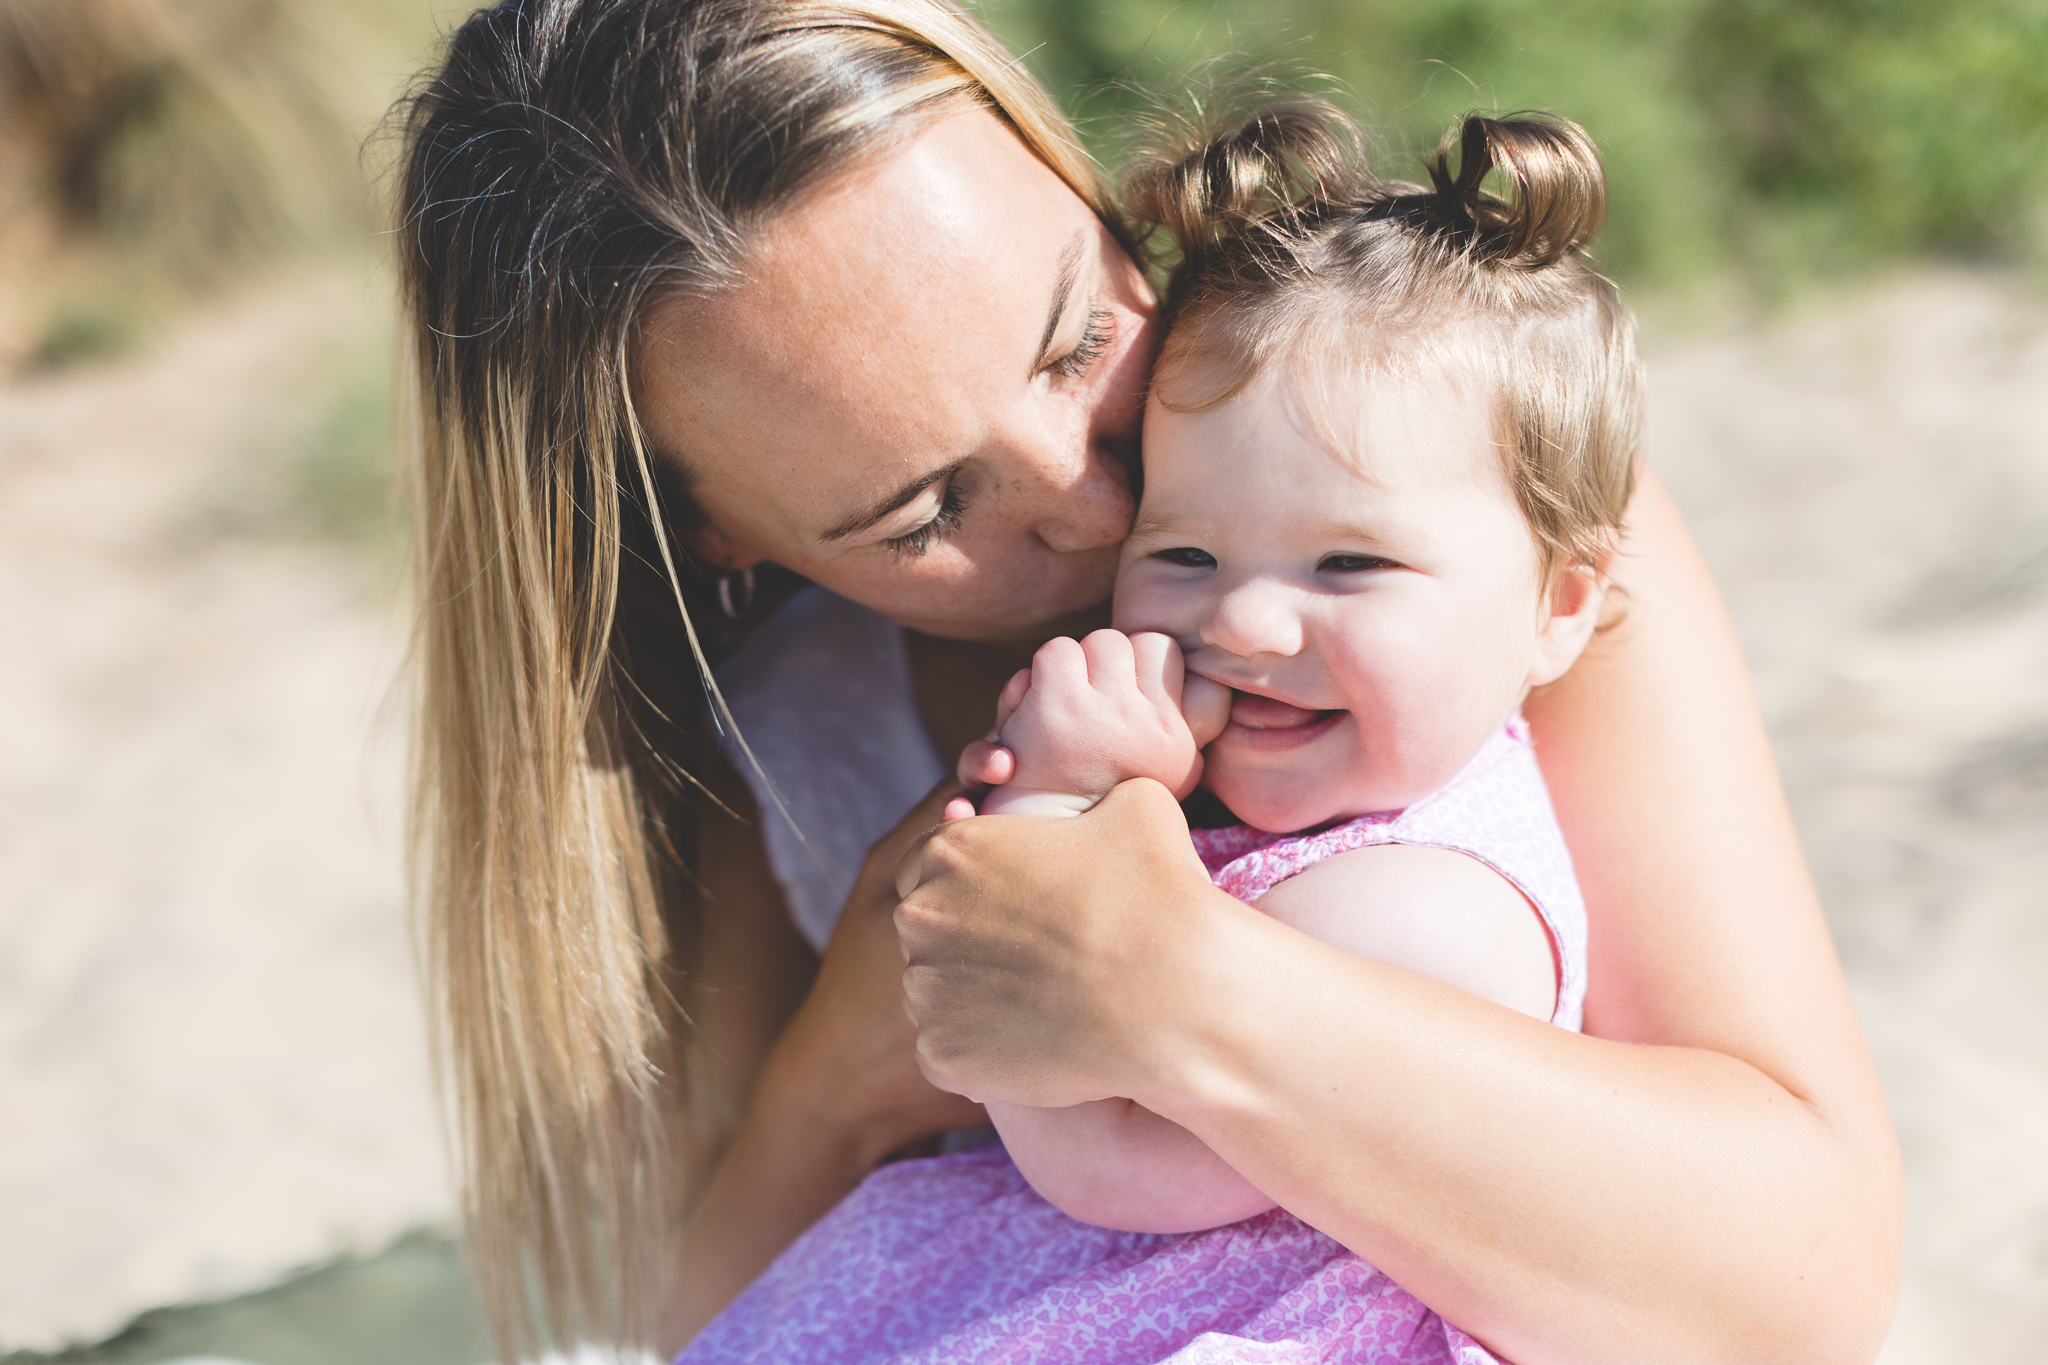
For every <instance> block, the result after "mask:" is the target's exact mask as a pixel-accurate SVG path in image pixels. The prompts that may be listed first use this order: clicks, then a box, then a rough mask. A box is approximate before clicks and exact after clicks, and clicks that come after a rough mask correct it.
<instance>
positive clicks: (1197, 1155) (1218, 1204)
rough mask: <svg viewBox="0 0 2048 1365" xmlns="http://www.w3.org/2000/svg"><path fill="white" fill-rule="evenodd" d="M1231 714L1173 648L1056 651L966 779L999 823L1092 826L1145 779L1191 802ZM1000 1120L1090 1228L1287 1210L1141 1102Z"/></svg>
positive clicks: (1153, 638) (1178, 1227) (1009, 1109)
mask: <svg viewBox="0 0 2048 1365" xmlns="http://www.w3.org/2000/svg"><path fill="white" fill-rule="evenodd" d="M1183 708H1185V710H1184V709H1183ZM1229 711H1230V690H1229V689H1228V688H1226V687H1223V686H1221V685H1220V684H1218V683H1214V682H1211V681H1209V680H1208V679H1206V678H1201V677H1188V676H1186V675H1185V670H1184V669H1183V667H1182V664H1181V656H1180V650H1179V648H1178V647H1177V646H1176V645H1175V644H1174V642H1173V641H1172V640H1171V639H1169V638H1168V637H1166V636H1164V635H1157V634H1143V635H1136V636H1126V635H1123V634H1121V633H1120V632H1117V631H1113V630H1099V631H1096V632H1095V633H1094V634H1092V635H1090V636H1088V637H1087V638H1086V639H1085V640H1081V641H1078V642H1077V641H1074V640H1069V639H1060V640H1053V641H1050V642H1049V643H1047V644H1046V645H1045V646H1043V647H1042V648H1041V649H1040V650H1039V651H1038V654H1037V655H1036V657H1035V658H1033V660H1032V666H1031V667H1030V668H1028V669H1026V670H1024V671H1023V672H1020V673H1019V674H1018V675H1017V676H1016V677H1014V678H1012V679H1011V680H1010V684H1009V686H1008V687H1006V688H1004V689H1003V695H1002V698H1001V700H1000V701H999V702H998V703H997V706H996V730H995V732H994V733H992V734H991V736H990V740H989V741H988V742H984V743H982V744H979V745H976V746H973V747H972V748H970V749H969V751H968V752H967V753H966V754H964V755H962V758H961V765H960V768H961V776H962V778H963V780H966V781H969V782H986V781H995V782H998V783H999V784H1000V785H998V786H996V787H995V788H994V789H993V790H992V791H990V793H989V794H988V796H987V797H985V798H984V799H983V801H982V804H981V811H982V813H983V814H987V815H1078V814H1080V813H1081V812H1082V811H1085V810H1087V809H1088V808H1089V807H1090V806H1093V805H1094V804H1095V803H1096V802H1097V801H1099V800H1101V799H1102V798H1103V797H1104V796H1106V795H1107V794H1108V793H1109V790H1110V788H1112V787H1114V786H1115V785H1116V784H1117V783H1119V782H1122V781H1125V780H1127V779H1129V778H1133V777H1150V778H1154V779H1156V780H1157V781H1159V782H1161V783H1163V784H1164V785H1165V786H1167V787H1169V788H1171V789H1172V790H1173V791H1174V793H1175V794H1176V795H1180V796H1185V795H1186V794H1187V793H1188V792H1190V791H1192V790H1193V789H1194V786H1195V782H1196V781H1197V779H1199V777H1200V776H1201V769H1202V760H1201V747H1202V745H1204V744H1206V743H1207V742H1208V741H1209V740H1211V739H1213V738H1215V736H1216V735H1217V733H1218V732H1220V731H1221V730H1222V729H1223V725H1224V723H1225V721H1226V719H1227V718H1228V716H1229ZM960 804H961V805H962V806H965V804H966V803H965V802H964V801H963V802H961V803H960ZM969 813H971V808H968V809H963V810H958V811H953V810H950V809H949V814H950V815H956V816H957V815H965V814H969ZM989 1117H990V1118H991V1120H993V1121H994V1123H995V1125H996V1128H997V1129H998V1130H999V1131H1000V1132H1001V1133H1002V1135H1003V1142H1004V1144H1005V1145H1006V1146H1007V1147H1008V1148H1009V1151H1010V1155H1011V1157H1012V1159H1014V1160H1015V1161H1016V1163H1017V1166H1018V1169H1019V1170H1021V1171H1023V1172H1024V1175H1025V1177H1026V1178H1027V1179H1029V1180H1030V1181H1031V1183H1032V1186H1033V1187H1034V1188H1036V1189H1037V1190H1038V1192H1039V1193H1040V1194H1042V1195H1044V1196H1045V1197H1046V1198H1047V1199H1048V1200H1050V1201H1051V1202H1052V1203H1053V1204H1055V1205H1057V1206H1058V1207H1059V1208H1061V1209H1063V1210H1065V1211H1066V1212H1067V1213H1069V1214H1072V1215H1073V1216H1074V1217H1076V1218H1080V1219H1083V1220H1085V1221H1087V1222H1091V1223H1097V1224H1100V1225H1102V1226H1105V1227H1116V1228H1124V1229H1127V1230H1130V1231H1137V1232H1186V1231H1193V1230H1195V1229H1197V1228H1209V1227H1217V1226H1219V1225H1221V1224H1224V1223H1234V1222H1236V1221H1237V1220H1238V1219H1240V1218H1248V1217H1250V1216H1251V1215H1252V1214H1254V1213H1259V1212H1262V1211H1263V1210H1266V1209H1269V1208H1271V1207H1273V1201H1272V1200H1270V1199H1268V1198H1266V1197H1265V1196H1264V1195H1263V1194H1260V1193H1259V1192H1258V1190H1256V1189H1254V1188H1253V1187H1252V1185H1251V1183H1250V1182H1249V1181H1247V1180H1246V1179H1245V1178H1244V1177H1243V1176H1241V1175H1239V1174H1238V1173H1237V1172H1236V1171H1234V1170H1232V1169H1231V1168H1230V1167H1229V1166H1228V1165H1227V1164H1226V1163H1225V1162H1224V1161H1223V1159H1222V1158H1221V1157H1219V1156H1217V1155H1216V1154H1215V1153H1214V1152H1212V1151H1210V1150H1209V1149H1208V1147H1206V1146H1205V1145H1203V1143H1202V1142H1201V1140H1200V1139H1198V1138H1196V1137H1195V1135H1194V1134H1192V1133H1190V1132H1188V1130H1187V1129H1185V1128H1182V1127H1181V1126H1180V1125H1179V1124H1176V1123H1173V1122H1170V1121H1168V1120H1166V1119H1163V1118H1160V1117H1159V1116H1158V1115H1157V1114H1154V1113H1152V1112H1151V1111H1150V1110H1148V1109H1145V1108H1144V1107H1142V1106H1140V1105H1137V1104H1134V1103H1132V1102H1131V1101H1130V1100H1124V1099H1108V1100H1097V1101H1095V1102H1093V1103H1090V1104H1078V1105H1074V1106H1073V1107H1071V1108H1067V1109H1032V1108H1027V1107H1025V1106H1022V1105H1006V1104H991V1105H990V1106H989Z"/></svg>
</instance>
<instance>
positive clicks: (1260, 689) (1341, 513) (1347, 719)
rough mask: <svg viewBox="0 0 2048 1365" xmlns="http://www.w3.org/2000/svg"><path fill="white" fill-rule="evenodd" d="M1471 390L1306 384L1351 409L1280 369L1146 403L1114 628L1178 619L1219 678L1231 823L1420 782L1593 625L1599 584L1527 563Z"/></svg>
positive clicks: (1340, 807)
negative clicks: (1221, 394)
mask: <svg viewBox="0 0 2048 1365" xmlns="http://www.w3.org/2000/svg"><path fill="white" fill-rule="evenodd" d="M1471 387H1472V386H1469V385H1467V386H1461V385H1457V384H1454V383H1452V382H1450V381H1448V380H1443V379H1439V380H1436V381H1434V382H1425V383H1416V382H1403V383H1394V382H1391V381H1384V380H1382V381H1378V382H1374V381H1369V380H1360V381H1354V382H1352V383H1350V384H1328V385H1318V386H1316V390H1317V392H1319V393H1322V394H1326V395H1334V394H1345V395H1348V396H1347V397H1345V398H1323V399H1320V400H1319V401H1321V402H1323V403H1324V404H1325V406H1326V407H1327V406H1328V405H1329V404H1331V403H1343V404H1344V405H1345V407H1346V410H1343V411H1335V412H1330V411H1326V412H1324V413H1322V414H1321V416H1322V417H1323V419H1324V420H1323V421H1321V422H1319V423H1312V422H1309V421H1307V420H1305V414H1304V413H1303V411H1302V410H1301V406H1300V402H1299V399H1298V396H1297V393H1298V389H1297V386H1296V385H1295V384H1294V383H1293V382H1292V380H1291V378H1290V376H1288V375H1286V374H1273V375H1268V376H1265V377H1262V378H1261V379H1260V380H1258V381H1257V382H1256V383H1254V384H1253V385H1252V386H1251V387H1250V388H1248V389H1247V390H1245V391H1244V392H1242V393H1240V394H1238V395H1236V396H1235V397H1233V398H1231V399H1229V400H1228V401H1227V402H1224V403H1222V404H1221V405H1219V406H1216V407H1213V408H1209V409H1206V410H1203V411H1196V412H1185V411H1175V410H1174V409H1173V408H1171V407H1168V406H1166V405H1164V404H1163V403H1161V402H1160V401H1158V400H1157V399H1155V400H1154V401H1153V403H1152V404H1151V407H1150V409H1149V411H1148V413H1147V415H1146V431H1145V449H1146V464H1145V468H1146V471H1147V483H1146V488H1145V506H1144V510H1143V514H1142V516H1141V517H1140V519H1139V522H1138V525H1137V527H1136V528H1135V530H1134V531H1133V533H1132V536H1131V539H1130V540H1129V541H1128V542H1127V543H1126V544H1125V546H1124V555H1123V569H1122V572H1121V574H1120V575H1119V577H1118V580H1117V593H1116V617H1115V620H1116V625H1117V627H1118V629H1120V630H1124V631H1127V632H1137V631H1159V632H1162V633H1164V634H1166V635H1169V636H1172V637H1173V638H1174V639H1175V640H1176V641H1178V642H1179V644H1180V646H1181V650H1182V652H1183V654H1184V656H1185V658H1186V663H1187V667H1188V669H1189V671H1190V672H1191V673H1194V674H1198V675H1200V676H1202V677H1206V678H1210V679H1212V680H1214V681H1216V682H1220V683H1222V684H1224V685H1225V686H1227V687H1230V688H1232V689H1234V690H1235V692H1236V695H1235V697H1234V698H1233V704H1232V706H1231V712H1230V724H1229V725H1227V726H1226V727H1225V728H1224V730H1223V733H1222V734H1220V735H1219V736H1217V738H1216V739H1215V740H1214V741H1213V742H1212V743H1211V744H1210V745H1209V746H1208V749H1207V751H1206V754H1207V767H1206V769H1205V771H1204V778H1203V780H1204V782H1205V783H1206V785H1207V786H1208V787H1209V789H1210V790H1212V791H1214V792H1215V793H1216V794H1217V795H1218V796H1219V797H1221V798H1222V800H1223V802H1224V804H1225V805H1227V806H1229V807H1230V809H1231V811H1232V813H1234V814H1235V815H1236V816H1237V817H1238V818H1239V819H1241V820H1243V821H1244V822H1245V823H1247V824H1249V825H1253V826H1256V827H1257V828H1259V829H1265V830H1273V831H1277V832H1289V831H1294V830H1302V829H1313V828H1316V827H1318V826H1321V825H1325V824H1329V823H1331V822H1333V821H1337V820H1343V819H1348V818H1350V817H1352V816H1357V815H1365V814H1368V813H1370V812H1373V811H1383V810H1396V809H1399V808H1400V807H1403V806H1407V805H1409V804H1411V803H1413V802H1415V801H1416V800H1418V799H1420V798H1422V797H1424V796H1427V795H1428V794H1429V793H1431V792H1433V791H1436V790H1437V789H1438V788H1440V787H1442V786H1444V785H1445V784H1446V783H1448V782H1449V781H1450V780H1451V779H1452V778H1453V777H1455V776H1456V775H1457V772H1458V770H1459V769H1460V768H1461V767H1463V766H1464V764H1465V763H1466V762H1468V761H1469V760H1470V759H1471V757H1472V755H1473V754H1475V753H1477V752H1478V751H1479V747H1480V746H1481V745H1482V744H1483V743H1484V742H1485V741H1486V738H1487V736H1488V735H1490V734H1492V733H1493V732H1494V731H1495V730H1497V729H1498V728H1499V727H1500V725H1501V723H1502V722H1503V721H1504V720H1505V719H1506V718H1507V715H1508V713H1509V712H1510V711H1511V710H1513V709H1514V707H1515V706H1516V705H1517V704H1518V703H1519V702H1520V701H1521V700H1522V698H1523V696H1525V695H1526V694H1527V692H1528V689H1529V688H1531V687H1534V686H1541V685H1542V684H1544V683H1547V682H1550V681H1552V680H1553V679H1555V678H1556V677H1558V676H1559V675H1560V674H1562V673H1563V672H1564V670H1565V669H1566V668H1568V667H1570V666H1571V663H1572V661H1573V660H1574V659H1576V658H1577V657H1578V653H1579V650H1580V649H1581V648H1583V647H1584V645H1585V642H1586V640H1587V639H1588V638H1589V636H1590V635H1591V632H1592V628H1593V624H1594V619H1595V614H1596V613H1597V611H1598V607H1599V600H1600V588H1599V585H1598V581H1597V579H1596V577H1595V576H1594V575H1593V574H1592V573H1590V572H1586V570H1587V569H1588V568H1589V566H1565V568H1564V570H1563V571H1560V572H1557V573H1554V574H1552V575H1550V578H1551V580H1552V581H1551V582H1547V583H1546V582H1541V581H1539V579H1540V577H1541V575H1540V572H1539V568H1540V566H1539V560H1538V555H1537V548H1536V544H1535V541H1534V538H1533V536H1532V535H1531V533H1530V531H1529V527H1528V524H1527V522H1526V521H1525V519H1524V517H1523V515H1522V512H1521V509H1520V507H1519V506H1518V505H1517V503H1516V500H1515V496H1514V492H1513V489H1512V488H1511V487H1510V486H1509V483H1508V479H1507V475H1506V473H1505V470H1504V467H1503V462H1502V452H1501V447H1500V445H1499V443H1498V442H1497V440H1496V439H1495V434H1494V431H1493V427H1492V422H1491V419H1490V412H1491V407H1492V405H1491V404H1489V403H1488V402H1486V401H1485V400H1484V396H1483V395H1480V394H1477V393H1472V392H1466V391H1464V390H1466V389H1469V388H1471ZM1168 392H1169V394H1170V393H1171V389H1170V386H1169V388H1168ZM1324 430H1332V431H1335V432H1338V433H1341V435H1342V437H1343V438H1344V439H1343V440H1342V441H1341V448H1335V449H1333V448H1332V447H1331V446H1330V445H1329V444H1328V443H1327V442H1326V440H1325V438H1324V436H1323V435H1322V434H1321V432H1322V431H1324ZM1574 569H1576V571H1574Z"/></svg>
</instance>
